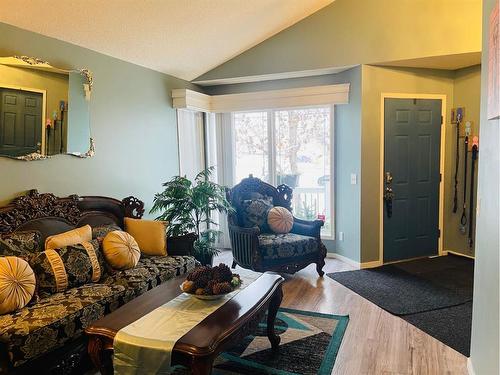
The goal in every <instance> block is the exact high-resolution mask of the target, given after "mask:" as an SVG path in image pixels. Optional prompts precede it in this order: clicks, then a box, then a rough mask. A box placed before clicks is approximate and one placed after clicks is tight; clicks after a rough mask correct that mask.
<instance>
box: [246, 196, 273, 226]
mask: <svg viewBox="0 0 500 375" xmlns="http://www.w3.org/2000/svg"><path fill="white" fill-rule="evenodd" d="M242 208H243V215H242V219H243V223H242V224H243V226H244V227H245V228H252V227H259V229H260V230H261V232H265V231H267V230H268V227H267V213H268V212H269V210H270V209H271V208H273V203H272V199H271V198H262V199H248V200H244V201H243V202H242Z"/></svg>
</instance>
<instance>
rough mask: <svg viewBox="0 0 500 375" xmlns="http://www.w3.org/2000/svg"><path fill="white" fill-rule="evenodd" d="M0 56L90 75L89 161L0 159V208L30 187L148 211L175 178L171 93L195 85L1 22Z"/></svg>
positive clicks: (175, 161) (174, 132) (63, 158)
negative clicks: (129, 200) (139, 205)
mask: <svg viewBox="0 0 500 375" xmlns="http://www.w3.org/2000/svg"><path fill="white" fill-rule="evenodd" d="M0 35H1V36H2V37H1V40H0V56H12V55H28V56H34V57H39V58H42V59H44V60H48V61H50V62H51V63H52V64H53V65H55V66H58V67H61V68H77V67H86V68H88V69H90V70H91V71H92V72H93V74H94V89H93V92H92V103H91V122H92V135H93V137H94V138H95V140H96V156H95V157H94V158H91V159H78V158H75V157H71V156H64V155H62V156H56V157H54V158H52V159H50V160H44V161H37V162H21V161H15V160H10V159H6V158H0V176H2V179H1V183H0V203H5V202H7V201H9V200H10V199H12V198H14V197H15V196H16V195H18V194H20V193H21V192H23V191H25V190H28V189H32V188H37V189H39V190H40V191H42V192H46V191H50V192H54V193H56V194H58V195H62V196H64V195H67V194H73V193H78V194H80V195H86V194H98V195H107V196H112V197H116V198H119V199H121V198H123V197H126V196H128V195H135V196H137V197H139V198H140V199H143V200H144V201H145V202H146V210H149V207H150V205H151V201H152V198H153V195H154V193H155V192H157V191H158V190H160V189H161V183H162V182H164V181H165V180H167V179H169V178H170V177H171V176H172V175H174V174H177V173H178V156H177V132H176V113H175V110H174V109H172V107H171V97H170V92H171V90H172V89H174V88H185V87H188V88H191V89H197V88H196V87H195V86H193V85H190V84H188V83H186V82H185V81H182V80H179V79H176V78H174V77H171V76H168V75H165V74H161V73H158V72H155V71H152V70H148V69H145V68H142V67H139V66H136V65H133V64H129V63H126V62H123V61H120V60H117V59H114V58H111V57H108V56H105V55H102V54H99V53H96V52H93V51H90V50H87V49H84V48H80V47H77V46H74V45H71V44H68V43H64V42H61V41H58V40H55V39H52V38H47V37H44V36H41V35H39V34H35V33H31V32H27V31H24V30H21V29H18V28H15V27H12V26H9V25H6V24H2V23H0Z"/></svg>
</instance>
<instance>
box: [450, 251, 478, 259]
mask: <svg viewBox="0 0 500 375" xmlns="http://www.w3.org/2000/svg"><path fill="white" fill-rule="evenodd" d="M448 254H453V255H457V256H459V257H464V258H469V259H476V258H475V257H474V256H473V255H467V254H462V253H459V252H458V251H453V250H445V251H443V255H448Z"/></svg>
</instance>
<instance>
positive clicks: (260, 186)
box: [227, 175, 327, 276]
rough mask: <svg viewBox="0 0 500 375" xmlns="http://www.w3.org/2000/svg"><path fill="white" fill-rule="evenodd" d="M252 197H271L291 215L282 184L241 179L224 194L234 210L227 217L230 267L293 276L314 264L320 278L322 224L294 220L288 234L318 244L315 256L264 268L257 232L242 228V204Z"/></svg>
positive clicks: (323, 255) (286, 188)
mask: <svg viewBox="0 0 500 375" xmlns="http://www.w3.org/2000/svg"><path fill="white" fill-rule="evenodd" d="M255 193H258V194H260V195H264V196H268V197H272V198H273V204H274V206H280V207H284V208H286V209H287V210H289V211H290V212H291V211H292V208H291V203H292V198H293V190H292V189H291V188H290V187H289V186H287V185H284V184H282V185H279V186H278V187H274V186H272V185H270V184H268V183H266V182H264V181H262V180H260V179H258V178H255V177H253V176H251V175H250V177H248V178H244V179H243V180H242V181H241V182H240V183H239V184H238V185H236V186H235V187H233V188H232V189H229V190H228V191H227V199H228V200H229V202H231V204H232V205H233V207H234V209H235V212H234V213H231V214H229V215H228V224H229V236H230V240H231V248H232V252H233V258H234V262H233V266H235V264H238V265H239V266H241V267H243V268H249V269H252V270H254V271H258V272H264V271H275V272H279V273H290V274H293V273H295V272H297V271H299V270H301V269H303V268H305V267H307V266H308V265H310V264H311V263H316V270H317V272H318V274H319V276H323V275H324V271H323V267H324V265H325V258H326V253H327V250H326V247H325V245H324V244H323V242H322V241H321V227H322V226H323V224H324V223H323V221H321V220H314V221H308V220H302V219H299V218H296V217H294V224H293V227H292V230H291V231H290V232H291V233H295V234H301V235H304V236H310V237H314V238H316V240H317V241H318V251H317V252H314V253H310V254H307V255H305V256H300V257H296V258H294V259H292V260H291V261H290V262H289V263H287V264H283V265H278V266H276V265H273V266H270V265H268V264H266V262H265V260H263V259H262V256H261V254H260V251H259V234H260V230H259V228H258V227H253V228H244V227H242V226H241V222H242V221H241V216H240V215H241V213H242V211H243V208H242V206H241V203H242V201H243V200H244V199H248V197H250V196H251V195H252V194H255Z"/></svg>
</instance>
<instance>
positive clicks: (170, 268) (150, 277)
mask: <svg viewBox="0 0 500 375" xmlns="http://www.w3.org/2000/svg"><path fill="white" fill-rule="evenodd" d="M194 267H195V259H194V258H193V257H191V256H151V257H148V256H142V257H141V259H140V260H139V263H138V264H137V266H135V267H134V268H132V269H129V270H124V271H119V272H116V273H115V274H113V275H108V276H107V277H106V278H105V279H104V280H102V283H104V284H117V285H123V286H125V287H127V288H129V289H131V290H133V291H134V294H135V295H136V296H139V295H141V294H142V293H144V292H146V291H148V290H150V289H152V288H154V287H155V286H157V285H160V284H162V283H163V282H165V281H167V280H169V279H171V278H173V277H175V276H180V275H184V274H185V273H187V272H189V271H191V270H192V269H194Z"/></svg>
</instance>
